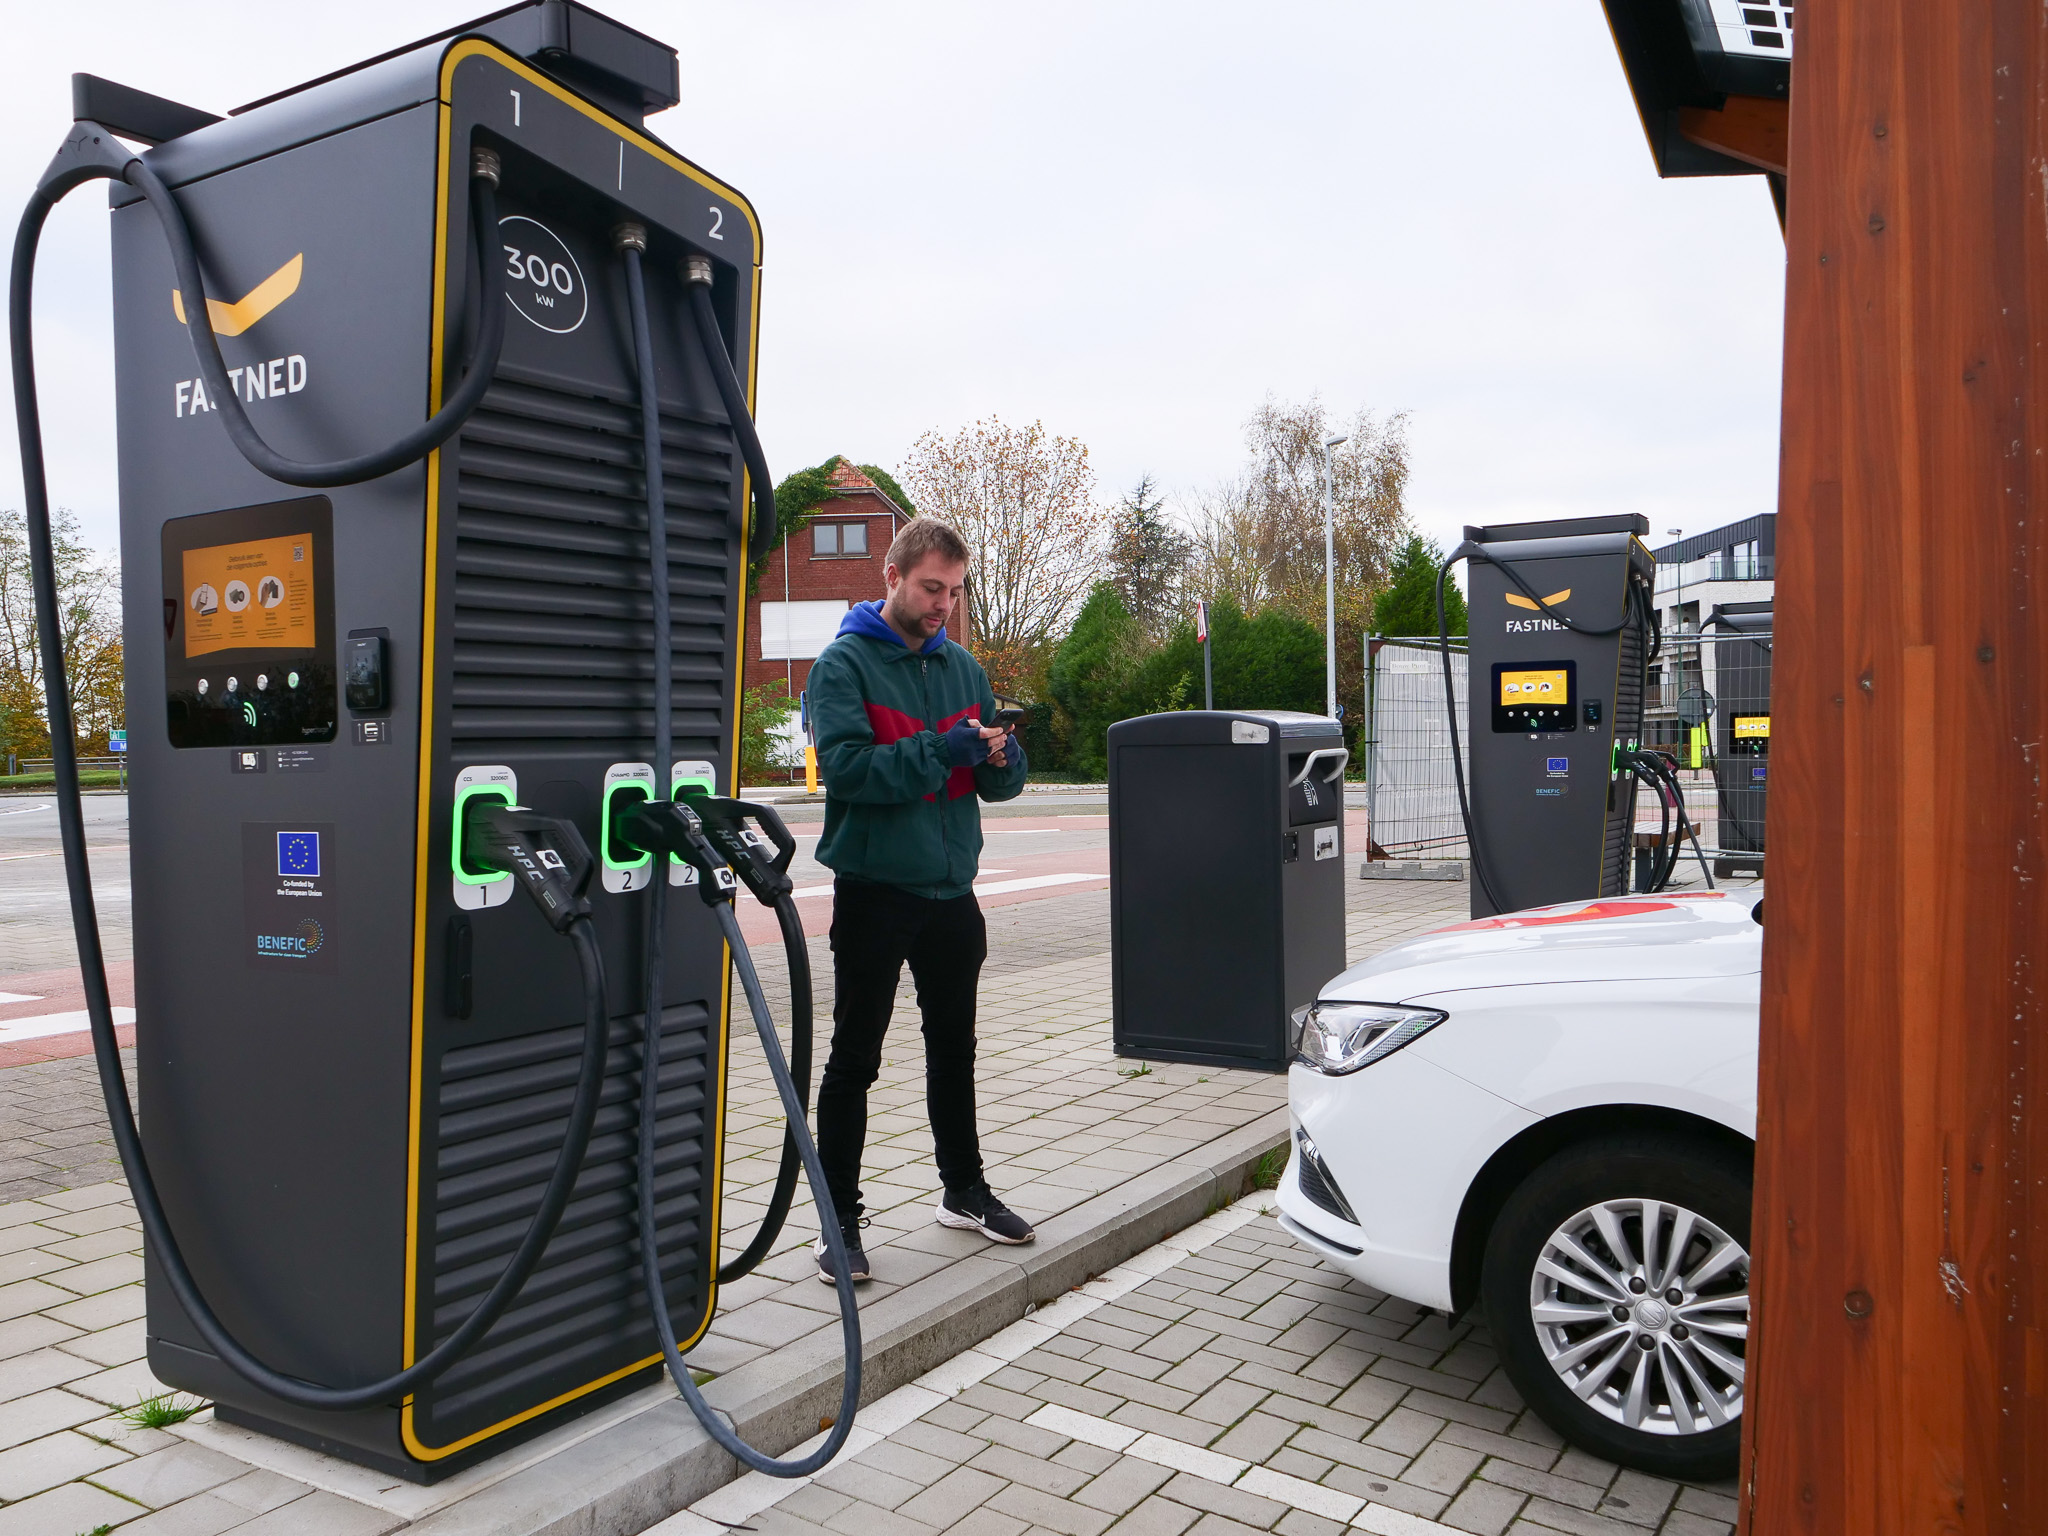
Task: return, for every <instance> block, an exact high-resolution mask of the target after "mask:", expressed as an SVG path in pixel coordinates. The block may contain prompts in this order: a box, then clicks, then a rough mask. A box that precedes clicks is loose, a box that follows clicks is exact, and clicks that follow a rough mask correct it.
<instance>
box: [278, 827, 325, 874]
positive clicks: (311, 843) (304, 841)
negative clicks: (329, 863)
mask: <svg viewBox="0 0 2048 1536" xmlns="http://www.w3.org/2000/svg"><path fill="white" fill-rule="evenodd" d="M277 872H278V873H279V874H280V875H306V876H309V877H311V878H313V879H318V878H319V876H320V834H319V833H318V832H280V833H278V834H277Z"/></svg>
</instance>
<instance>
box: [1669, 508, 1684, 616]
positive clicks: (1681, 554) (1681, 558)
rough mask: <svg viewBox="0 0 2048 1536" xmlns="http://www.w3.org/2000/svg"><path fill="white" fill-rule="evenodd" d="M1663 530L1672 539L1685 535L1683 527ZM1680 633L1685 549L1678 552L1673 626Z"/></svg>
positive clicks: (1682, 610)
mask: <svg viewBox="0 0 2048 1536" xmlns="http://www.w3.org/2000/svg"><path fill="white" fill-rule="evenodd" d="M1664 532H1665V533H1666V534H1668V535H1670V536H1671V537H1672V538H1674V539H1682V538H1684V537H1685V530H1684V529H1683V528H1666V529H1665V530H1664ZM1674 627H1675V628H1676V629H1677V630H1678V632H1679V633H1680V634H1681V635H1682V634H1684V633H1685V551H1684V550H1682V549H1681V550H1680V551H1679V552H1678V623H1677V625H1676V626H1674Z"/></svg>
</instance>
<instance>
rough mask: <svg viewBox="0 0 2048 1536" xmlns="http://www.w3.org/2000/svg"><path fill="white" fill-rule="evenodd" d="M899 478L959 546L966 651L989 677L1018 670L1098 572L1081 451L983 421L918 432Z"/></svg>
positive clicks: (1039, 427) (1061, 623)
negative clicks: (965, 557) (953, 532)
mask: <svg viewBox="0 0 2048 1536" xmlns="http://www.w3.org/2000/svg"><path fill="white" fill-rule="evenodd" d="M899 473H900V475H901V477H902V479H903V481H904V483H905V484H907V485H908V486H909V487H910V489H911V493H912V494H913V495H915V496H916V497H917V499H918V502H919V504H920V505H921V506H922V507H923V508H924V510H925V511H926V512H927V513H929V514H931V515H932V516H935V517H942V518H944V519H945V520H946V521H947V522H949V523H951V524H952V525H953V526H954V527H955V528H957V529H959V530H960V536H961V537H962V538H964V539H965V540H966V541H967V547H968V550H969V552H970V562H971V563H970V566H969V570H968V578H967V614H968V634H969V637H970V643H971V645H972V647H973V650H974V654H975V655H976V656H977V657H978V658H979V659H980V660H981V663H982V665H983V666H984V667H986V668H987V669H988V672H989V675H990V676H991V677H992V678H996V677H1010V678H1014V677H1016V676H1020V675H1022V674H1023V673H1025V672H1027V671H1028V670H1029V664H1030V658H1031V657H1032V656H1033V654H1034V653H1036V652H1038V651H1040V650H1041V649H1043V648H1044V647H1046V646H1048V645H1049V644H1050V643H1051V642H1052V641H1053V640H1054V638H1055V637H1056V636H1058V635H1059V634H1060V633H1061V632H1062V631H1063V630H1064V629H1065V628H1066V625H1067V622H1068V620H1069V619H1071V618H1073V616H1074V614H1075V612H1076V610H1077V609H1078V608H1079V607H1080V606H1081V604H1082V602H1083V600H1084V599H1085V598H1087V596H1088V594H1089V589H1090V588H1091V586H1093V584H1094V583H1095V581H1096V579H1097V578H1098V577H1099V576H1100V575H1101V565H1102V546H1103V511H1102V509H1101V508H1100V507H1098V506H1097V505H1096V504H1095V473H1094V471H1093V470H1091V469H1090V468H1089V467H1088V450H1087V448H1085V447H1084V446H1083V445H1082V444H1081V443H1079V442H1077V441H1076V440H1075V439H1073V438H1071V437H1053V436H1050V435H1049V434H1048V433H1047V432H1046V430H1045V426H1044V424H1043V423H1041V422H1035V421H1034V422H1033V423H1032V424H1031V425H1030V426H1028V427H1010V426H1005V425H1004V424H1003V423H1002V422H1000V421H998V420H996V419H995V418H994V417H990V418H989V419H987V420H986V421H977V422H975V423H974V424H973V425H972V426H967V427H963V428H961V429H960V430H959V431H958V432H955V433H953V434H951V435H950V436H948V435H945V434H942V433H940V432H937V431H932V432H927V433H925V434H924V435H923V436H922V437H920V438H919V439H918V440H917V441H916V442H915V443H914V444H912V445H911V449H910V454H909V457H908V458H906V459H905V460H904V462H903V464H902V465H901V467H900V470H899ZM999 686H1000V684H999Z"/></svg>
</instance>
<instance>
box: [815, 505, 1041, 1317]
mask: <svg viewBox="0 0 2048 1536" xmlns="http://www.w3.org/2000/svg"><path fill="white" fill-rule="evenodd" d="M883 580H884V582H885V584H886V586H887V588H888V595H887V596H886V597H884V598H881V599H879V600H877V601H874V602H867V603H858V604H856V605H855V606H854V607H853V608H852V610H851V611H849V612H848V613H847V615H846V618H845V620H844V621H843V622H842V623H841V624H840V626H839V633H838V635H837V636H836V637H835V638H834V639H833V641H832V643H831V644H830V645H828V646H826V647H825V650H824V653H823V654H822V655H820V656H819V657H818V659H817V661H816V662H815V663H814V664H813V665H812V667H811V676H810V681H809V683H808V684H807V688H808V691H809V694H810V704H811V719H812V721H813V722H814V724H815V728H816V731H817V741H818V767H819V770H820V771H821V773H822V774H823V776H824V780H825V831H824V835H823V836H822V837H821V838H820V839H819V840H818V860H819V862H820V863H822V864H824V865H826V866H827V867H828V868H830V869H831V870H832V872H833V874H834V876H835V878H834V880H833V883H832V979H833V983H834V988H835V993H836V995H835V997H834V999H833V1003H832V1054H831V1059H830V1060H828V1061H827V1062H826V1063H825V1076H824V1079H823V1081H822V1082H821V1083H820V1084H819V1087H818V1154H819V1159H820V1161H821V1162H822V1163H823V1164H824V1167H825V1182H826V1185H827V1187H828V1188H829V1189H830V1190H831V1192H832V1203H833V1205H834V1206H835V1207H836V1208H837V1210H838V1213H839V1225H840V1230H841V1232H842V1234H843V1235H844V1237H845V1239H846V1251H847V1255H848V1257H849V1258H850V1259H851V1260H852V1262H853V1278H854V1279H855V1280H865V1279H867V1278H868V1275H869V1270H868V1261H867V1255H866V1253H865V1252H864V1251H863V1248H862V1244H861V1240H860V1229H861V1228H862V1227H863V1226H865V1225H866V1221H865V1219H864V1218H863V1216H862V1214H861V1209H862V1208H861V1203H860V1162H861V1152H862V1149H863V1147H864V1146H865V1144H866V1142H867V1128H868V1089H869V1088H870V1087H871V1086H872V1085H873V1084H874V1081H875V1078H876V1076H877V1074H878V1073H879V1072H880V1070H881V1065H882V1039H883V1036H885V1035H886V1034H887V1033H888V1030H889V1015H890V1012H891V1010H892V1009H893V1008H894V1006H895V1002H896V986H897V983H898V981H899V980H900V979H901V977H902V974H903V965H904V962H905V961H908V962H909V963H910V974H911V976H912V977H913V978H914V979H915V981H916V983H917V1002H918V1008H919V1010H920V1011H921V1012H922V1014H923V1015H924V1057H925V1107H926V1110H927V1112H928V1113H929V1115H930V1117H931V1125H932V1140H933V1142H934V1143H935V1144H936V1146H937V1149H938V1163H939V1179H940V1181H941V1182H942V1183H943V1184H944V1185H945V1190H944V1192H943V1193H942V1194H941V1196H940V1197H939V1207H938V1220H939V1223H940V1224H941V1225H942V1226H948V1227H961V1228H968V1229H972V1230H974V1231H978V1232H981V1233H982V1234H984V1235H985V1236H987V1237H990V1238H992V1239H994V1240H995V1241H996V1242H999V1243H1028V1242H1030V1241H1031V1240H1032V1239H1033V1238H1034V1237H1035V1236H1036V1235H1037V1234H1036V1233H1034V1232H1033V1231H1032V1229H1031V1224H1030V1223H1029V1222H1027V1221H1025V1220H1024V1219H1023V1218H1022V1217H1021V1216H1018V1215H1017V1214H1016V1213H1015V1212H1013V1211H1011V1210H1009V1209H1008V1208H1007V1207H1006V1206H1005V1205H1004V1204H1003V1203H1002V1201H1000V1200H998V1199H997V1198H996V1197H995V1195H994V1193H993V1192H992V1191H991V1190H990V1189H989V1187H988V1183H987V1181H986V1180H985V1179H984V1178H983V1177H982V1168H981V1141H980V1136H979V1133H978V1131H977V1129H976V1126H975V1118H974V1043H975V1042H974V1002H975V987H976V983H977V982H978V981H979V980H980V977H981V962H982V961H983V960H984V959H985V958H986V957H987V955H988V930H987V928H986V926H985V925H984V924H983V922H982V917H981V906H980V904H979V903H978V902H977V901H976V900H975V897H974V890H973V884H974V876H975V871H976V869H977V867H978V864H979V860H980V855H981V807H980V804H979V801H980V800H1008V799H1011V798H1013V797H1014V796H1015V795H1016V794H1017V793H1018V792H1019V791H1021V790H1022V789H1023V788H1024V748H1023V744H1022V743H1021V742H1019V741H1018V740H1017V739H1016V737H1015V736H1014V735H1012V734H1010V733H1007V732H1005V731H1004V730H1003V729H1002V728H1001V727H1000V726H995V725H985V724H984V723H983V722H984V721H992V720H994V719H995V710H996V702H995V695H994V693H993V692H992V691H991V689H990V687H989V681H988V675H987V674H986V673H984V672H983V671H982V670H981V664H980V663H979V662H977V661H976V660H975V659H974V658H973V657H972V656H970V655H969V654H968V653H967V652H966V650H964V649H963V648H962V647H960V646H958V645H955V644H954V643H953V642H952V641H950V640H948V639H947V638H946V621H947V620H948V619H949V618H950V617H952V613H953V610H954V608H955V607H957V606H958V605H959V603H960V599H961V594H962V592H963V591H964V590H965V587H966V583H967V546H966V544H965V543H963V542H962V540H961V538H960V535H959V534H958V533H956V532H955V531H954V530H953V528H952V527H951V526H950V525H949V524H946V523H943V522H940V521H939V520H938V519H937V518H933V517H920V518H915V519H913V520H912V521H910V522H909V523H907V524H905V525H904V527H903V530H902V532H900V533H898V534H897V535H896V539H895V542H894V543H892V544H891V545H890V546H889V557H888V565H887V568H886V570H885V571H884V573H883ZM817 1256H818V1271H819V1278H820V1279H822V1280H824V1281H826V1282H827V1283H830V1281H831V1279H832V1274H831V1271H830V1269H829V1268H828V1267H827V1262H828V1261H827V1259H826V1256H825V1242H824V1239H823V1237H822V1236H821V1237H820V1238H819V1240H818V1244H817Z"/></svg>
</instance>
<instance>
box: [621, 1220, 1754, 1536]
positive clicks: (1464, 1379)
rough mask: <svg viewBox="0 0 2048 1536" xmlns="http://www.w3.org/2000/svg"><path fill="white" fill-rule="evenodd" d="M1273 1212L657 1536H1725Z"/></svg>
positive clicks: (1020, 1329) (953, 1365)
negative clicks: (1347, 1534) (1578, 1441)
mask: <svg viewBox="0 0 2048 1536" xmlns="http://www.w3.org/2000/svg"><path fill="white" fill-rule="evenodd" d="M1267 1198H1269V1197H1262V1196H1254V1197H1251V1198H1250V1199H1247V1200H1244V1201H1240V1202H1239V1203H1238V1204H1237V1205H1236V1206H1234V1207H1232V1208H1230V1209H1229V1210H1226V1211H1224V1212H1221V1213H1219V1214H1218V1215H1216V1216H1213V1217H1211V1218H1209V1219H1208V1220H1207V1221H1205V1222H1201V1223H1198V1224H1197V1225H1196V1226H1195V1227H1194V1228H1191V1229H1189V1231H1187V1232H1184V1233H1182V1234H1180V1235H1179V1236H1178V1237H1177V1238H1175V1239H1170V1240H1169V1241H1168V1242H1166V1243H1163V1244H1161V1245H1160V1246H1159V1247H1158V1248H1156V1249H1153V1250H1151V1251H1149V1252H1148V1253H1146V1254H1144V1255H1141V1256H1140V1257H1139V1258H1138V1259H1136V1260H1134V1261H1132V1262H1131V1263H1129V1264H1124V1265H1119V1266H1118V1267H1117V1268H1116V1269H1113V1270H1111V1271H1110V1272H1109V1273H1108V1274H1107V1275H1104V1276H1102V1277H1101V1278H1100V1279H1098V1280H1096V1281H1092V1282H1090V1283H1089V1284H1087V1285H1084V1286H1081V1287H1078V1288H1077V1289H1076V1290H1075V1291H1074V1292H1073V1293H1071V1294H1069V1295H1067V1296H1065V1297H1062V1298H1061V1299H1060V1300H1058V1301H1056V1302H1054V1303H1052V1304H1051V1305H1050V1306H1048V1307H1044V1308H1041V1309H1040V1310H1039V1311H1038V1312H1037V1313H1035V1314H1034V1315H1033V1316H1032V1317H1030V1318H1027V1319H1026V1320H1025V1321H1023V1322H1021V1323H1018V1324H1015V1325H1014V1326H1012V1327H1010V1328H1008V1329H1005V1330H1004V1331H1003V1332H1002V1333H999V1334H997V1335H996V1336H995V1337H993V1338H991V1339H988V1340H986V1341H984V1342H983V1343H982V1344H981V1345H979V1346H978V1347H977V1348H975V1349H973V1350H969V1351H967V1352H966V1353H965V1354H963V1355H961V1356H959V1357H956V1358H955V1359H954V1360H952V1361H949V1362H948V1363H947V1364H946V1365H943V1366H941V1367H939V1368H938V1369H937V1370H935V1371H933V1372H931V1373H930V1374H928V1375H927V1376H925V1377H923V1378H922V1379H920V1380H919V1381H918V1382H916V1383H915V1384H913V1385H911V1386H908V1387H904V1388H901V1389H899V1390H898V1391H897V1392H895V1393H892V1394H890V1396H888V1397H886V1398H884V1399H882V1400H881V1401H880V1402H878V1403H876V1404H873V1405H871V1406H870V1407H868V1408H866V1409H863V1410H862V1413H861V1427H860V1428H858V1429H856V1431H855V1434H854V1439H853V1440H852V1441H850V1442H849V1453H848V1454H845V1455H843V1456H842V1457H841V1459H840V1460H838V1461H837V1462H835V1463H834V1464H833V1465H832V1466H831V1467H828V1468H827V1469H826V1470H825V1471H824V1472H822V1473H820V1474H819V1475H817V1476H816V1477H815V1478H812V1479H809V1480H807V1481H805V1482H804V1483H802V1484H801V1485H792V1484H791V1483H787V1482H781V1481H778V1480H775V1479H771V1478H764V1477H760V1476H758V1475H750V1476H748V1477H745V1478H742V1479H741V1480H739V1481H738V1482H736V1483H733V1484H730V1485H728V1486H727V1487H725V1488H723V1489H720V1490H719V1491H718V1492H717V1493H714V1494H712V1495H711V1496H709V1497H708V1498H705V1499H702V1500H700V1501H699V1502H698V1503H697V1504H696V1505H694V1506H692V1508H691V1509H690V1510H687V1511H685V1512H683V1513H681V1514H678V1515H675V1516H673V1517H671V1518H670V1519H669V1520H667V1521H664V1522H662V1523H661V1524H660V1525H657V1526H655V1527H654V1528H653V1530H654V1533H656V1536H712V1533H714V1532H718V1531H722V1530H725V1529H729V1528H732V1527H734V1526H737V1527H739V1528H742V1529H746V1530H750V1531H754V1532H758V1533H760V1536H825V1533H828V1532H833V1533H845V1536H869V1533H873V1532H880V1531H887V1532H890V1533H892V1536H925V1533H937V1532H942V1531H946V1532H956V1533H960V1536H1044V1533H1048V1532H1059V1533H1063V1536H1103V1533H1104V1532H1108V1533H1111V1536H1182V1533H1187V1536H1229V1533H1235V1532H1250V1531H1279V1532H1284V1533H1286V1536H1325V1533H1335V1532H1337V1531H1340V1530H1343V1529H1345V1528H1347V1527H1350V1528H1355V1529H1361V1530H1366V1531H1372V1532H1377V1533H1379V1536H1425V1533H1432V1532H1461V1533H1468V1536H1560V1533H1562V1536H1651V1533H1656V1536H1728V1533H1730V1532H1731V1531H1732V1530H1733V1529H1734V1525H1733V1522H1734V1520H1735V1515H1736V1490H1735V1485H1734V1483H1733V1482H1727V1483H1719V1484H1714V1485H1709V1486H1700V1485H1689V1484H1683V1483H1676V1482H1672V1481H1669V1480H1667V1479H1663V1478H1657V1477H1650V1476H1646V1475H1644V1474H1642V1473H1638V1472H1632V1471H1626V1470H1624V1469H1622V1468H1620V1467H1617V1466H1615V1465H1613V1464H1612V1463H1610V1462H1606V1461H1602V1460H1599V1459H1598V1458H1596V1457H1593V1456H1590V1455H1587V1454H1586V1453H1584V1452H1582V1451H1578V1450H1573V1449H1569V1448H1567V1447H1566V1446H1565V1445H1564V1443H1563V1442H1562V1441H1561V1440H1560V1439H1559V1438H1558V1436H1557V1435H1555V1434H1554V1433H1553V1432H1552V1431H1551V1430H1550V1429H1549V1427H1548V1426H1546V1425H1545V1424H1544V1423H1543V1422H1542V1421H1541V1420H1539V1419H1538V1418H1537V1417H1536V1416H1535V1415H1534V1414H1533V1413H1531V1412H1529V1411H1528V1410H1527V1409H1526V1408H1525V1407H1524V1406H1523V1404H1522V1402H1521V1400H1520V1399H1519V1398H1518V1397H1517V1396H1516V1394H1515V1392H1514V1389H1513V1388H1512V1387H1510V1386H1509V1385H1508V1383H1507V1381H1506V1378H1505V1377H1504V1376H1503V1375H1502V1373H1501V1371H1500V1369H1499V1366H1498V1363H1497V1361H1496V1359H1495V1357H1494V1352H1493V1350H1492V1347H1491V1346H1490V1344H1489V1343H1488V1340H1487V1335H1486V1331H1485V1329H1484V1328H1483V1327H1482V1326H1478V1325H1476V1324H1474V1323H1472V1322H1470V1321H1466V1322H1462V1323H1458V1324H1452V1323H1451V1322H1449V1321H1448V1320H1447V1319H1446V1318H1445V1317H1444V1316H1443V1315H1442V1314H1441V1313H1434V1312H1429V1311H1427V1310H1425V1309H1422V1308H1419V1307H1416V1306H1413V1305H1411V1304H1409V1303H1407V1302H1399V1301H1394V1300H1392V1299H1390V1298H1388V1297H1386V1296H1384V1295H1382V1294H1380V1293H1379V1292H1377V1291H1374V1290H1372V1289H1371V1288H1369V1287H1367V1286H1363V1285H1360V1284H1358V1283H1357V1282H1356V1281H1352V1280H1349V1279H1347V1278H1346V1277H1345V1276H1344V1275H1343V1274H1342V1273H1341V1272H1339V1271H1338V1270H1336V1269H1334V1268H1333V1267H1331V1266H1329V1265H1327V1264H1325V1263H1324V1262H1323V1261H1322V1260H1321V1259H1320V1258H1318V1257H1317V1256H1316V1255H1315V1254H1312V1253H1310V1252H1308V1251H1307V1250H1305V1249H1303V1248H1302V1247H1300V1246H1299V1245H1298V1244H1296V1243H1295V1242H1294V1241H1293V1240H1292V1239H1290V1238H1289V1237H1288V1236H1287V1235H1286V1234H1285V1233H1284V1232H1282V1231H1281V1229H1280V1227H1279V1225H1278V1224H1277V1223H1276V1222H1275V1221H1273V1220H1272V1218H1271V1216H1270V1215H1269V1214H1264V1213H1263V1209H1262V1208H1263V1207H1264V1205H1265V1203H1266V1200H1267Z"/></svg>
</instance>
